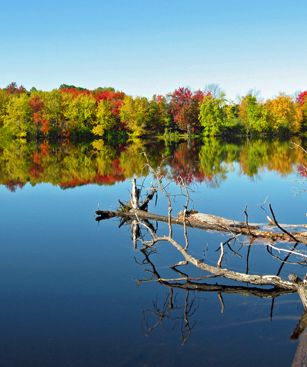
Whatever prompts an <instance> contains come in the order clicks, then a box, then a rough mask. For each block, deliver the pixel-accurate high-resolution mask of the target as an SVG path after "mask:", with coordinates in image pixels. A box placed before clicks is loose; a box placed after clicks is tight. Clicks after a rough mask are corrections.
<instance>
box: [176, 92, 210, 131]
mask: <svg viewBox="0 0 307 367" xmlns="http://www.w3.org/2000/svg"><path fill="white" fill-rule="evenodd" d="M207 95H208V92H202V91H201V90H198V91H196V92H194V93H193V92H192V91H191V90H190V89H189V88H178V89H176V90H175V91H174V92H173V93H172V94H171V100H170V110H171V115H172V118H173V121H174V122H175V123H176V125H177V126H178V127H179V129H180V130H182V131H187V132H196V131H197V130H199V129H200V123H199V120H198V115H199V107H200V103H201V102H202V100H203V98H204V97H205V96H207Z"/></svg>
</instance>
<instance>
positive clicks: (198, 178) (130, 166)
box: [0, 137, 307, 191]
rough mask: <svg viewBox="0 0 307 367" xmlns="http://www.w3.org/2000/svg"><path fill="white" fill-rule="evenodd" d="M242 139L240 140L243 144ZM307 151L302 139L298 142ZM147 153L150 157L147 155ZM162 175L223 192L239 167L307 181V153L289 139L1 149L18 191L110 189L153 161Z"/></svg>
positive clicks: (13, 143)
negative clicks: (294, 175) (90, 186)
mask: <svg viewBox="0 0 307 367" xmlns="http://www.w3.org/2000/svg"><path fill="white" fill-rule="evenodd" d="M239 140H240V139H239ZM293 142H295V143H296V144H297V145H300V146H304V141H302V140H301V139H300V138H298V137H295V138H293ZM144 152H145V153H146V156H145V155H144V154H143V153H144ZM147 159H148V161H149V163H150V165H151V166H152V167H153V168H155V169H158V167H159V170H160V172H161V174H162V175H164V176H166V177H168V178H170V179H172V180H175V181H176V182H182V181H184V182H185V183H186V184H190V183H192V182H206V183H207V184H208V185H210V186H214V187H217V186H219V185H220V184H221V183H222V182H223V181H224V180H226V179H227V175H228V173H229V172H232V171H233V167H234V164H238V165H239V167H240V172H241V173H242V174H244V175H247V176H250V177H254V176H256V175H257V174H258V173H259V172H261V171H262V170H264V169H265V170H271V171H274V172H278V173H279V174H281V175H288V174H290V173H293V172H296V173H297V174H298V175H300V176H303V177H307V168H306V167H307V161H306V159H307V158H306V154H305V152H304V151H303V150H302V149H299V148H295V146H294V145H293V144H292V143H290V142H289V141H287V140H284V141H281V140H277V139H265V140H261V139H246V140H245V139H243V141H237V142H234V141H232V142H230V141H225V140H222V139H216V138H206V139H203V141H202V142H201V143H200V141H197V140H192V141H190V142H181V143H179V144H177V143H170V142H168V141H165V142H163V141H157V142H154V144H152V143H151V144H148V142H147V141H146V140H141V139H138V140H137V141H133V142H130V143H129V144H114V145H113V146H112V145H109V144H106V143H105V142H104V141H103V140H102V139H97V140H94V141H92V142H91V143H90V142H87V143H79V144H72V143H70V142H67V141H65V142H64V141H62V142H61V144H51V143H49V142H48V141H44V142H41V143H36V142H34V141H32V142H28V143H27V144H26V143H25V142H24V140H23V139H11V140H9V141H7V142H6V144H5V145H4V146H3V145H2V146H1V145H0V184H2V185H6V186H7V188H8V189H10V190H12V191H14V190H15V189H16V188H18V187H23V186H24V185H25V184H27V183H30V184H31V185H36V184H39V183H50V184H53V185H58V186H60V187H61V188H70V187H75V186H79V185H86V184H100V185H110V184H114V183H116V182H120V181H124V180H125V179H127V178H131V177H133V176H134V175H137V176H146V175H147V174H148V173H149V172H148V164H147V163H148V161H147Z"/></svg>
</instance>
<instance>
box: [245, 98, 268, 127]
mask: <svg viewBox="0 0 307 367" xmlns="http://www.w3.org/2000/svg"><path fill="white" fill-rule="evenodd" d="M239 116H240V120H241V123H242V124H243V126H244V128H245V130H246V132H247V133H248V134H249V133H262V132H267V131H269V128H270V124H269V118H268V112H267V109H266V108H265V106H264V105H263V104H262V103H259V102H258V101H257V97H256V96H253V95H252V94H248V95H247V96H245V97H243V98H242V100H241V103H240V105H239Z"/></svg>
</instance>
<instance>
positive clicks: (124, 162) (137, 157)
mask: <svg viewBox="0 0 307 367" xmlns="http://www.w3.org/2000/svg"><path fill="white" fill-rule="evenodd" d="M143 153H144V144H143V142H142V140H140V139H135V140H133V141H131V142H130V144H129V145H128V146H127V147H126V148H125V150H124V151H123V152H122V153H121V154H120V158H119V159H120V165H121V167H122V169H123V172H124V175H125V177H132V176H133V175H137V176H143V175H146V172H147V171H148V170H147V167H146V158H145V156H144V154H143Z"/></svg>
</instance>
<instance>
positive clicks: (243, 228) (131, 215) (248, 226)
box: [96, 209, 307, 245]
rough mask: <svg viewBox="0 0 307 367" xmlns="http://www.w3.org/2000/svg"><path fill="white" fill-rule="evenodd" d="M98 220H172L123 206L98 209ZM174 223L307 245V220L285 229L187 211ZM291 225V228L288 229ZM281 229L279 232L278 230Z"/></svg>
mask: <svg viewBox="0 0 307 367" xmlns="http://www.w3.org/2000/svg"><path fill="white" fill-rule="evenodd" d="M96 214H97V218H96V220H97V221H100V220H103V219H109V218H113V217H120V218H127V219H147V220H155V221H159V222H165V223H169V217H168V216H164V215H159V214H154V213H150V212H147V211H145V210H141V209H130V210H128V211H123V210H115V211H111V210H97V211H96ZM171 223H172V224H179V225H184V224H185V225H186V226H188V227H192V228H200V229H204V230H209V231H218V232H229V233H232V234H242V235H245V236H249V237H252V238H253V239H255V240H257V239H258V240H261V241H270V242H274V241H280V242H300V243H303V244H306V245H307V226H306V224H281V225H279V226H280V227H282V228H283V229H284V231H281V230H280V228H279V227H278V226H277V225H274V224H270V225H269V224H261V223H246V222H239V221H235V220H231V219H227V218H223V217H218V216H216V215H212V214H205V213H198V212H195V211H186V212H185V215H184V214H183V212H180V213H179V214H178V216H177V217H172V218H171ZM297 228H299V229H305V228H306V231H293V229H297ZM286 229H287V230H286ZM277 231H278V232H277Z"/></svg>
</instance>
